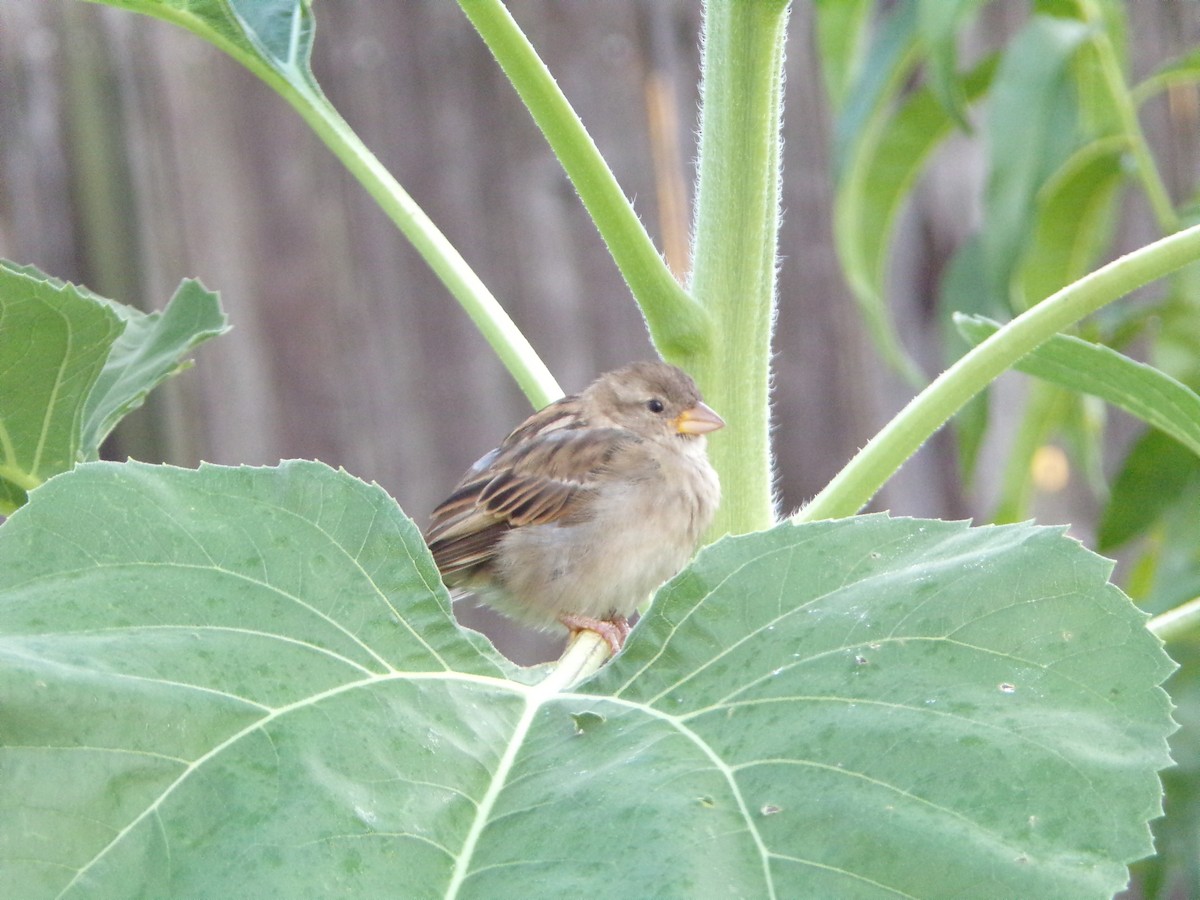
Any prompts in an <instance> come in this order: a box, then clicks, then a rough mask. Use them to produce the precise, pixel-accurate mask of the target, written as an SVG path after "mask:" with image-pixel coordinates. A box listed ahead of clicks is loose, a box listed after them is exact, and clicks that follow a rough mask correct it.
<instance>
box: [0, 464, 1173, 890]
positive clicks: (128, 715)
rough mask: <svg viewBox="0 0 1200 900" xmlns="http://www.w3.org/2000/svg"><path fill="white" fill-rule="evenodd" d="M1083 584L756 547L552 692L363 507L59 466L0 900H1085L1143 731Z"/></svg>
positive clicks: (832, 527) (1121, 830)
mask: <svg viewBox="0 0 1200 900" xmlns="http://www.w3.org/2000/svg"><path fill="white" fill-rule="evenodd" d="M1108 571H1109V564H1108V563H1107V562H1105V561H1104V560H1101V559H1100V558H1099V557H1096V556H1094V555H1092V554H1091V553H1089V552H1088V551H1086V550H1084V549H1083V548H1082V547H1081V546H1080V545H1079V544H1077V543H1076V542H1074V541H1072V540H1069V539H1067V538H1065V537H1064V536H1063V535H1062V534H1061V532H1060V531H1058V530H1054V529H1042V528H1036V527H1032V526H1029V525H1021V526H1010V527H1004V528H995V527H993V528H979V529H972V528H969V527H967V526H966V525H965V524H962V523H944V522H925V521H916V520H893V519H889V518H887V517H884V516H874V517H866V518H859V519H846V520H840V521H834V522H821V523H815V524H810V525H803V526H798V527H797V526H792V525H782V526H779V527H777V528H775V529H773V530H771V531H768V532H764V533H760V534H754V535H748V536H744V537H739V538H734V539H727V540H724V541H722V542H720V543H719V544H717V545H715V546H713V547H711V548H709V549H708V550H706V551H704V552H703V553H702V554H701V556H700V557H699V559H698V560H697V561H696V562H695V564H694V565H693V566H692V567H691V568H689V569H688V570H686V571H685V572H684V573H682V574H681V575H680V576H679V577H678V578H677V579H675V580H674V581H673V582H672V583H670V584H669V585H668V586H667V587H666V588H664V589H663V590H662V591H660V593H659V596H658V598H657V600H656V602H655V605H654V607H653V609H652V610H651V612H650V613H649V614H648V615H647V617H646V618H645V619H644V620H643V621H642V622H641V623H639V625H638V627H637V628H636V629H635V631H634V633H633V635H632V636H631V637H630V640H629V642H628V644H627V646H626V649H625V652H624V653H622V654H621V655H620V656H619V657H618V658H617V659H616V660H615V661H614V662H613V663H611V664H610V665H609V666H608V667H607V668H606V669H605V670H603V671H602V672H601V673H600V674H599V675H598V676H597V677H595V678H594V679H593V680H591V681H590V682H588V683H585V684H584V685H582V686H580V687H578V688H576V689H573V690H555V689H553V688H551V687H548V686H547V685H546V684H532V685H531V684H529V683H527V681H528V679H527V678H526V673H525V672H523V671H520V670H515V669H514V668H512V667H511V666H509V665H508V664H506V663H505V662H504V661H503V660H502V659H501V658H500V657H499V656H497V655H496V653H495V652H494V651H492V650H491V648H490V646H488V645H487V644H486V642H483V641H482V639H481V638H479V636H477V635H473V634H471V633H470V632H466V631H463V630H460V629H459V628H458V627H457V626H456V625H455V623H454V622H453V620H452V618H451V615H450V610H449V600H448V597H447V595H446V593H445V591H444V589H443V588H442V587H441V585H440V584H439V582H438V578H437V572H436V569H435V568H434V566H433V563H432V560H431V559H430V557H429V555H428V553H427V551H426V550H425V548H424V546H423V544H422V542H421V538H420V535H419V533H418V531H417V529H416V528H415V526H414V525H413V524H412V523H411V522H410V521H409V520H408V519H407V518H405V517H404V516H403V514H402V513H401V512H400V511H399V509H398V508H397V507H396V506H395V504H394V503H393V502H392V501H391V499H390V498H389V497H387V495H386V494H384V492H383V491H381V490H380V489H378V488H377V487H371V486H367V485H365V484H362V483H361V482H358V481H356V480H354V479H352V478H350V477H349V476H347V475H345V474H344V473H337V472H334V471H332V470H330V469H327V468H325V467H323V466H320V465H319V464H316V463H300V462H294V463H288V464H285V465H283V466H281V467H280V468H278V469H224V468H219V467H213V466H207V467H202V468H201V469H200V470H198V471H188V470H181V469H171V468H163V467H151V466H145V465H141V464H125V465H117V464H111V463H94V464H87V465H85V466H81V467H79V468H77V469H76V470H75V471H73V472H71V473H69V474H67V475H63V476H60V477H58V478H55V479H53V480H52V481H50V482H48V483H47V484H45V485H44V486H42V487H41V488H39V489H38V490H37V491H35V492H33V494H32V495H31V497H30V503H29V504H28V505H27V506H26V507H24V508H23V509H21V510H19V511H18V512H17V513H16V514H15V515H14V516H13V517H12V518H11V519H10V520H9V522H8V523H7V524H5V525H4V526H3V527H2V528H0V691H2V694H0V696H3V697H4V707H3V718H0V742H2V745H3V746H2V748H0V782H2V783H0V883H3V884H5V885H7V886H17V889H18V891H19V894H20V895H21V896H22V897H30V898H36V897H43V896H67V897H74V896H79V897H83V896H86V897H95V896H177V897H185V896H187V897H192V896H207V897H216V896H283V897H288V896H321V897H333V896H354V897H366V896H396V895H401V896H405V897H481V898H484V897H486V898H505V897H527V896H529V894H530V890H531V888H530V885H536V886H537V887H536V892H537V893H538V894H539V895H542V896H584V895H586V896H591V897H621V898H627V897H634V896H647V895H653V896H656V897H698V896H719V897H727V896H728V897H733V896H746V897H780V898H782V897H800V896H816V897H876V896H878V897H884V896H887V897H894V896H968V895H973V896H997V897H1055V898H1070V897H1096V898H1099V897H1107V896H1109V895H1111V894H1112V892H1114V891H1116V890H1118V889H1119V888H1120V887H1121V886H1122V885H1123V884H1124V882H1125V878H1126V869H1125V863H1126V862H1127V861H1129V860H1132V859H1135V858H1137V857H1140V856H1143V855H1145V854H1147V853H1149V852H1150V850H1151V846H1150V841H1149V830H1148V827H1147V824H1146V823H1147V820H1148V819H1149V818H1152V817H1153V816H1155V815H1157V813H1158V804H1159V797H1160V792H1159V782H1158V779H1157V776H1156V771H1157V770H1158V769H1159V768H1161V767H1163V766H1165V765H1166V764H1167V763H1168V759H1167V756H1166V743H1165V738H1166V735H1167V734H1168V733H1169V731H1170V730H1171V723H1170V719H1169V714H1168V703H1167V699H1166V696H1165V694H1164V693H1163V692H1162V691H1161V690H1160V689H1159V687H1158V686H1157V685H1158V684H1159V683H1160V682H1161V681H1162V679H1163V678H1165V677H1166V675H1167V674H1168V673H1169V671H1170V669H1171V664H1170V662H1169V661H1168V660H1167V658H1166V657H1165V655H1164V654H1163V653H1162V650H1161V646H1160V645H1159V643H1158V641H1157V640H1156V639H1155V638H1154V637H1153V636H1152V635H1150V634H1149V632H1147V631H1146V629H1145V628H1144V626H1143V622H1144V616H1143V615H1142V614H1141V613H1140V612H1138V611H1137V610H1136V609H1135V608H1134V607H1133V606H1132V605H1131V604H1130V603H1129V602H1128V600H1127V599H1126V598H1125V597H1124V596H1122V595H1121V593H1120V592H1119V591H1118V590H1116V589H1115V588H1114V587H1112V586H1111V585H1109V584H1108V583H1107V581H1106V577H1107V574H1108ZM932 860H936V861H937V864H936V865H932V864H931V861H932Z"/></svg>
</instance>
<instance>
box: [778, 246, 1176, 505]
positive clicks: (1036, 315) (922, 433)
mask: <svg viewBox="0 0 1200 900" xmlns="http://www.w3.org/2000/svg"><path fill="white" fill-rule="evenodd" d="M1197 259H1200V225H1198V226H1194V227H1192V228H1188V229H1186V230H1184V231H1180V232H1177V233H1175V234H1172V235H1169V236H1167V237H1165V238H1162V239H1161V240H1158V241H1155V242H1154V243H1153V244H1149V245H1147V246H1145V247H1141V248H1140V249H1138V250H1135V251H1134V252H1132V253H1129V254H1127V255H1125V256H1123V257H1121V258H1120V259H1117V260H1115V261H1113V262H1111V263H1109V264H1108V265H1106V266H1104V267H1103V268H1101V269H1097V270H1096V271H1095V272H1092V273H1091V274H1090V275H1087V276H1085V277H1083V278H1081V279H1079V281H1076V282H1074V283H1073V284H1070V285H1067V287H1065V288H1063V289H1062V290H1060V291H1058V292H1057V293H1055V294H1052V295H1051V296H1050V297H1048V298H1046V299H1045V300H1044V301H1042V302H1041V303H1039V304H1038V305H1037V306H1035V307H1033V308H1032V309H1030V310H1028V311H1026V312H1024V313H1022V314H1021V315H1019V316H1018V317H1017V318H1015V319H1013V320H1012V321H1011V322H1009V323H1008V324H1006V325H1005V326H1004V327H1003V328H1001V329H1000V330H999V331H997V332H996V333H995V334H993V335H992V336H991V337H989V338H987V339H986V340H984V341H983V342H982V343H980V344H978V345H977V346H975V347H974V348H972V349H971V350H969V351H968V352H967V353H966V354H964V355H963V356H962V358H961V359H959V360H958V362H956V363H954V365H952V366H951V367H950V368H949V369H947V370H946V371H945V372H943V373H942V374H941V375H939V376H938V377H937V378H936V379H934V381H933V382H932V383H931V384H930V385H929V387H927V388H926V389H925V390H923V391H922V392H921V393H920V394H918V395H917V396H916V397H914V398H913V399H912V400H911V401H910V402H909V403H908V405H907V406H905V407H904V409H903V410H901V411H900V413H899V414H898V415H897V416H896V417H895V418H894V419H892V421H891V422H889V423H888V424H887V425H886V426H885V427H884V428H883V430H882V431H880V432H879V433H878V434H877V435H875V437H874V438H872V439H871V441H870V442H869V443H868V444H867V445H866V446H865V447H863V448H862V450H860V451H859V452H858V454H857V455H856V456H855V457H854V458H853V459H852V460H850V462H849V463H848V464H847V465H846V467H845V468H843V469H842V471H841V472H839V473H838V474H837V475H836V476H835V477H834V479H833V480H832V481H831V482H829V484H828V485H826V487H825V489H824V490H822V491H821V492H820V493H819V494H817V496H816V497H814V498H813V499H812V500H811V501H810V502H809V503H808V505H806V506H805V507H804V508H803V509H801V510H800V511H799V512H798V513H796V515H795V516H793V517H792V521H793V522H811V521H815V520H817V519H831V518H837V517H840V516H850V515H854V514H855V513H856V512H858V511H859V510H860V509H862V508H863V507H864V506H865V505H866V504H867V503H868V502H869V501H870V500H871V498H872V497H874V496H875V494H876V492H877V491H878V490H879V489H880V488H881V487H882V486H883V484H884V483H885V482H886V481H887V480H888V478H890V477H891V476H892V475H893V474H894V473H895V472H896V470H897V469H899V468H900V466H902V465H903V464H904V462H905V461H906V460H907V459H908V458H909V457H910V456H912V455H913V453H915V452H916V451H917V449H918V448H919V447H920V446H921V445H922V444H923V443H925V441H926V440H928V439H929V437H930V436H931V435H932V434H933V433H934V432H936V431H937V430H938V429H939V428H941V427H942V425H944V424H945V422H946V420H947V419H949V418H950V417H951V416H952V415H954V413H956V412H957V411H958V410H959V409H961V408H962V406H963V404H965V403H966V402H967V401H968V400H970V399H971V398H972V397H973V396H975V395H976V394H977V393H979V392H980V391H981V390H983V389H984V388H985V387H986V386H987V385H988V384H990V383H991V382H992V381H993V380H994V379H995V378H996V377H997V376H999V375H1000V374H1001V373H1002V372H1004V371H1005V370H1007V369H1009V368H1010V367H1011V366H1012V365H1013V364H1014V363H1015V362H1016V361H1017V360H1019V359H1020V358H1021V357H1022V356H1024V355H1025V354H1026V353H1028V352H1029V351H1030V350H1033V349H1034V348H1035V347H1037V346H1038V345H1039V344H1041V343H1042V342H1043V341H1046V340H1048V339H1049V338H1050V337H1051V336H1053V335H1055V334H1057V333H1058V332H1060V331H1062V330H1063V329H1064V328H1066V327H1067V326H1069V325H1072V324H1073V323H1075V322H1078V321H1079V320H1080V319H1082V318H1083V317H1084V316H1087V315H1090V314H1091V313H1093V312H1095V311H1096V310H1098V309H1100V308H1101V307H1103V306H1104V305H1106V304H1108V303H1111V302H1112V301H1114V300H1116V299H1118V298H1120V297H1123V296H1124V295H1125V294H1128V293H1129V292H1130V291H1132V290H1134V289H1135V288H1138V287H1140V286H1142V285H1143V284H1146V283H1147V282H1150V281H1153V280H1154V279H1156V278H1161V277H1163V276H1164V275H1166V274H1168V273H1170V272H1173V271H1175V270H1176V269H1179V268H1181V267H1182V266H1185V265H1187V264H1188V263H1190V262H1194V261H1195V260H1197Z"/></svg>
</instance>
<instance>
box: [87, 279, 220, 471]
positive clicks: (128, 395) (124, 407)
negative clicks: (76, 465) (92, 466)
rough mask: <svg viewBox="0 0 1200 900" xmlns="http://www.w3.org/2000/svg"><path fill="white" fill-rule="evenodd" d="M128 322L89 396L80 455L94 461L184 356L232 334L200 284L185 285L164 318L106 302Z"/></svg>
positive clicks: (214, 299)
mask: <svg viewBox="0 0 1200 900" xmlns="http://www.w3.org/2000/svg"><path fill="white" fill-rule="evenodd" d="M104 302H105V303H106V304H107V305H108V306H109V308H110V309H111V310H112V311H113V312H115V313H116V314H117V315H118V316H119V317H120V318H121V319H122V320H124V322H125V331H124V332H123V333H122V334H121V337H120V338H119V339H118V340H117V342H116V343H115V344H114V345H113V348H112V352H111V353H110V354H109V356H108V360H107V361H106V362H105V364H104V368H103V369H102V370H101V372H100V377H99V378H98V379H97V381H96V386H95V388H93V390H92V391H91V393H90V394H89V396H88V401H87V405H86V408H85V410H84V422H83V438H82V448H81V454H82V456H83V457H84V458H87V459H95V458H96V457H97V455H98V454H99V452H100V444H101V442H102V441H103V440H104V438H105V437H107V436H108V434H109V432H110V431H112V429H113V427H114V426H115V425H116V424H117V422H119V421H120V420H121V419H122V418H124V417H125V416H126V415H127V414H128V413H129V412H130V411H132V410H134V409H136V408H137V407H139V406H141V405H142V403H143V401H145V399H146V395H147V394H148V393H150V391H151V390H153V389H154V388H155V387H157V386H158V385H159V384H161V383H162V382H163V381H165V380H166V379H167V378H170V377H171V376H172V375H174V374H177V373H178V372H180V371H182V369H184V368H186V366H187V365H188V364H187V363H186V362H184V361H183V359H182V358H183V356H184V354H186V353H188V352H189V351H190V350H192V349H193V348H195V347H196V346H197V345H199V344H202V343H204V342H205V341H207V340H209V339H211V338H214V337H217V336H218V335H221V334H224V333H225V332H226V331H228V330H229V324H228V320H227V319H226V318H225V314H224V313H223V312H222V311H221V304H220V300H219V298H218V297H217V295H216V294H214V293H212V292H211V291H208V290H205V288H204V286H203V285H201V284H200V282H198V281H193V280H191V279H187V280H185V281H184V282H183V283H182V284H180V286H179V288H178V290H176V291H175V295H174V296H173V297H172V298H171V299H170V300H169V301H168V302H167V305H166V307H165V308H164V309H163V310H162V311H161V312H152V313H143V312H141V311H140V310H137V309H134V308H133V307H131V306H125V305H124V304H121V303H114V302H112V301H111V300H105V301H104Z"/></svg>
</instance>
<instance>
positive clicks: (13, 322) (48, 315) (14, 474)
mask: <svg viewBox="0 0 1200 900" xmlns="http://www.w3.org/2000/svg"><path fill="white" fill-rule="evenodd" d="M39 276H40V273H37V271H36V270H34V269H30V268H27V267H26V268H22V267H18V266H13V265H11V264H8V263H2V264H0V513H4V512H10V511H12V510H13V509H15V508H16V507H18V506H20V505H21V504H22V503H23V502H24V498H25V492H26V491H28V490H29V489H31V488H34V487H36V486H37V485H39V484H40V483H41V482H43V481H44V480H45V479H47V478H49V477H50V476H51V475H55V474H57V473H59V472H65V471H66V470H67V469H69V468H71V466H73V465H75V463H76V462H77V461H78V458H79V452H80V447H81V437H80V436H81V431H82V426H83V421H84V411H85V407H86V404H87V399H88V396H89V394H90V393H91V390H92V386H93V385H94V384H95V383H96V380H97V378H99V377H100V372H101V370H102V368H103V366H104V361H105V360H106V359H107V358H108V352H109V348H110V347H111V346H112V345H113V342H114V341H116V339H117V337H118V336H119V335H120V333H121V328H122V324H121V320H120V318H119V317H118V316H116V315H115V314H114V313H113V312H112V311H111V310H109V309H107V308H106V307H104V306H102V305H100V304H97V303H95V302H93V301H92V300H91V299H90V297H87V296H84V295H83V294H82V293H81V292H80V291H79V290H78V289H76V288H75V287H74V286H72V285H68V284H63V283H62V282H57V281H54V280H52V279H47V278H46V277H45V276H40V277H39Z"/></svg>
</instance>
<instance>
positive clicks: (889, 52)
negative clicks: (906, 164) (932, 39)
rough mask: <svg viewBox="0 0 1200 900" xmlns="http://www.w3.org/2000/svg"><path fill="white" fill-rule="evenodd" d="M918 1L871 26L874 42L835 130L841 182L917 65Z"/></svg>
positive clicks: (904, 0) (903, 3)
mask: <svg viewBox="0 0 1200 900" xmlns="http://www.w3.org/2000/svg"><path fill="white" fill-rule="evenodd" d="M916 11H917V8H916V2H915V0H900V2H899V3H897V4H896V5H895V6H894V7H893V8H892V9H891V10H889V11H888V12H887V14H886V15H884V16H882V17H881V18H880V20H879V22H878V23H876V25H875V27H874V28H872V29H871V41H870V45H869V48H868V50H867V52H866V55H865V57H864V58H863V59H862V63H861V65H860V66H859V67H858V68H857V69H856V72H855V74H856V76H857V77H856V78H855V79H854V81H853V83H852V84H851V85H850V86H849V89H848V91H847V92H846V95H845V101H844V102H843V104H842V107H841V110H840V112H839V113H838V117H837V119H836V121H835V122H834V128H833V165H834V175H835V178H836V180H837V181H839V182H840V181H841V180H842V178H843V177H844V173H845V172H846V170H847V166H848V163H849V161H850V160H851V158H852V157H853V156H854V155H855V154H856V153H858V152H859V151H858V149H857V148H858V146H859V144H860V143H861V142H864V141H871V140H873V139H874V137H873V136H874V135H875V133H876V132H877V131H878V129H879V128H880V127H882V125H883V124H884V123H885V122H886V120H887V117H888V115H889V114H890V112H891V106H892V104H893V103H894V102H895V99H896V97H897V96H898V94H899V92H900V90H901V88H902V87H903V85H904V82H905V80H906V79H907V78H908V76H909V74H910V73H911V72H912V70H913V68H914V66H916V64H917V53H916V49H917V31H916V29H917V16H916Z"/></svg>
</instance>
